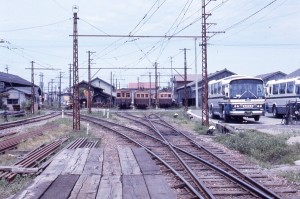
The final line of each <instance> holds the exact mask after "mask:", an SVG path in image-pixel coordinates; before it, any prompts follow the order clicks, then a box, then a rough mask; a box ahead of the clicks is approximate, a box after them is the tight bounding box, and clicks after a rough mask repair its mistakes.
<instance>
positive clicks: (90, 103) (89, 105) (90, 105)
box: [87, 51, 95, 114]
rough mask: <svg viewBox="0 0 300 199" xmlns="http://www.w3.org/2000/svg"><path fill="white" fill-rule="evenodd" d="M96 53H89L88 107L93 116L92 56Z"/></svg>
mask: <svg viewBox="0 0 300 199" xmlns="http://www.w3.org/2000/svg"><path fill="white" fill-rule="evenodd" d="M93 53H95V52H91V51H88V54H89V60H88V63H89V64H88V79H89V81H88V99H87V106H88V113H89V114H91V113H92V108H91V107H92V95H91V89H92V88H91V61H92V59H91V54H93Z"/></svg>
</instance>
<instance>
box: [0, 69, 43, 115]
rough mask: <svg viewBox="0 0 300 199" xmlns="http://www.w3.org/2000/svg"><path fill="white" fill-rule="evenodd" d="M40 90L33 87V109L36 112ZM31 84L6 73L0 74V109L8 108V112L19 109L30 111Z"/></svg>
mask: <svg viewBox="0 0 300 199" xmlns="http://www.w3.org/2000/svg"><path fill="white" fill-rule="evenodd" d="M40 95H41V89H40V88H39V87H38V86H36V85H35V86H34V108H35V110H38V108H39V102H40ZM31 96H32V94H31V82H29V81H27V80H25V79H23V78H21V77H19V76H17V75H12V74H8V73H3V72H0V109H4V108H5V107H7V108H8V110H9V111H13V110H15V111H19V110H20V109H23V110H24V109H27V110H30V106H31Z"/></svg>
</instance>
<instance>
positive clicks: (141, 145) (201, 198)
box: [81, 115, 204, 199]
mask: <svg viewBox="0 0 300 199" xmlns="http://www.w3.org/2000/svg"><path fill="white" fill-rule="evenodd" d="M82 116H83V115H82ZM81 118H82V119H85V120H87V121H90V122H92V123H94V124H97V125H100V126H102V127H104V128H106V129H108V130H110V131H113V132H115V133H117V134H120V135H122V136H123V137H125V138H127V139H129V140H130V141H132V142H133V143H135V144H137V145H138V146H140V147H142V148H144V149H145V150H146V151H147V152H149V153H150V154H152V155H153V156H154V157H155V158H156V159H158V160H159V161H161V162H162V163H163V164H164V165H165V166H166V167H167V168H168V169H170V170H171V171H172V172H173V173H174V174H175V175H176V176H178V177H179V178H180V179H181V180H182V181H183V182H184V183H185V184H186V186H187V187H188V188H189V189H190V190H191V191H192V192H193V193H194V194H195V195H196V196H197V197H198V198H200V199H204V197H203V196H202V195H201V193H199V192H198V191H197V190H196V189H195V188H194V187H193V186H192V185H191V184H190V183H189V182H188V181H187V180H186V179H185V178H184V177H183V176H182V175H181V174H180V173H178V172H177V171H176V170H175V169H174V168H173V167H172V166H171V165H169V164H168V163H167V162H165V161H164V160H163V159H162V158H160V157H159V156H158V155H157V154H155V153H154V152H152V151H151V150H150V149H149V148H148V147H146V146H144V145H143V144H141V143H139V142H138V141H136V140H135V139H134V138H131V137H130V136H127V135H125V134H124V133H122V132H120V131H117V130H115V129H113V128H111V127H109V126H104V125H103V124H100V123H99V121H98V122H97V121H93V120H91V119H88V118H93V117H91V116H88V117H86V116H83V117H81ZM93 119H96V120H98V119H99V118H93ZM123 127H124V126H123ZM125 128H126V129H128V127H125ZM129 130H130V129H129ZM134 131H136V132H139V131H137V130H134ZM143 135H147V134H143ZM148 136H149V135H148ZM161 142H162V143H163V144H165V143H164V142H163V141H161Z"/></svg>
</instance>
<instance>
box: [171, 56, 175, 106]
mask: <svg viewBox="0 0 300 199" xmlns="http://www.w3.org/2000/svg"><path fill="white" fill-rule="evenodd" d="M170 59H171V79H170V80H171V89H172V102H173V101H174V99H175V97H174V93H175V92H174V77H173V57H170Z"/></svg>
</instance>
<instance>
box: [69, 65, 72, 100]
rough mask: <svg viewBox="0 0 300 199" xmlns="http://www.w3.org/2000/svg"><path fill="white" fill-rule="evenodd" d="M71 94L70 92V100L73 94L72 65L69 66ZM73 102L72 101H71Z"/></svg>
mask: <svg viewBox="0 0 300 199" xmlns="http://www.w3.org/2000/svg"><path fill="white" fill-rule="evenodd" d="M69 66H70V67H69V89H70V90H69V92H70V98H71V94H72V64H69ZM70 101H71V100H70Z"/></svg>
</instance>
